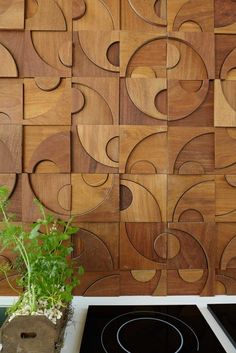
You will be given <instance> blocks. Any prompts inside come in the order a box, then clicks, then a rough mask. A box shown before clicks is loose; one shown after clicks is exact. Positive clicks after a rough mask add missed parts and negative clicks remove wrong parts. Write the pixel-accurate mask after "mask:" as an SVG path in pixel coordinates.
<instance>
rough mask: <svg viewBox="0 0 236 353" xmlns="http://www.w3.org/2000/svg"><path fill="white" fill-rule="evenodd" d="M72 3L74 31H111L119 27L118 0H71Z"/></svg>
mask: <svg viewBox="0 0 236 353" xmlns="http://www.w3.org/2000/svg"><path fill="white" fill-rule="evenodd" d="M73 3H74V4H73V5H74V8H73V30H74V31H81V30H82V31H84V30H86V31H89V30H93V31H113V30H118V29H119V27H120V3H119V0H102V1H101V0H82V1H77V0H73ZM79 3H80V4H79Z"/></svg>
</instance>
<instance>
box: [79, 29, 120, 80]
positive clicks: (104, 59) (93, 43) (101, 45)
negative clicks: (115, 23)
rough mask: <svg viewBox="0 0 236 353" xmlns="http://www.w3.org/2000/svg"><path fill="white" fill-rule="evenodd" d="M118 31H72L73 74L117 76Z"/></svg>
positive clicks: (82, 75)
mask: <svg viewBox="0 0 236 353" xmlns="http://www.w3.org/2000/svg"><path fill="white" fill-rule="evenodd" d="M119 40H120V33H119V31H91V30H90V31H79V32H74V33H73V43H74V58H73V76H77V77H112V76H113V77H114V76H119Z"/></svg>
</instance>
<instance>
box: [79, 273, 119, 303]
mask: <svg viewBox="0 0 236 353" xmlns="http://www.w3.org/2000/svg"><path fill="white" fill-rule="evenodd" d="M74 295H83V296H85V297H100V296H103V297H111V296H119V295H120V274H119V272H118V271H109V272H85V274H84V276H83V280H82V281H81V284H80V286H79V287H76V288H75V290H74Z"/></svg>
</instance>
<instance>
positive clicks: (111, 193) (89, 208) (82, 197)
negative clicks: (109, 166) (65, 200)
mask: <svg viewBox="0 0 236 353" xmlns="http://www.w3.org/2000/svg"><path fill="white" fill-rule="evenodd" d="M71 185H72V215H73V216H74V220H75V221H77V222H118V221H119V176H118V175H117V174H72V175H71Z"/></svg>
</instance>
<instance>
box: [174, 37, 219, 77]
mask: <svg viewBox="0 0 236 353" xmlns="http://www.w3.org/2000/svg"><path fill="white" fill-rule="evenodd" d="M167 68H168V79H171V80H207V79H214V78H215V41H214V34H213V33H207V32H205V33H194V32H192V33H190V32H170V33H169V37H168V44H167Z"/></svg>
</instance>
